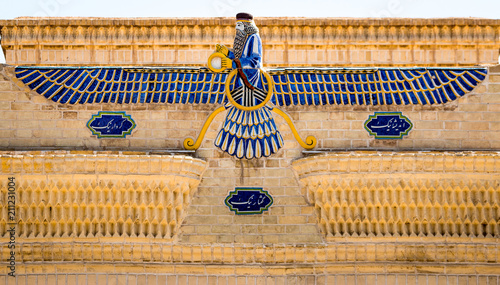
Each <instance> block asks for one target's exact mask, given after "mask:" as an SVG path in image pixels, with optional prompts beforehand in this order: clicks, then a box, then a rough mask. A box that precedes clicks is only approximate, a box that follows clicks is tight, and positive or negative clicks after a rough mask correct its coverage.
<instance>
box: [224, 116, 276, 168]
mask: <svg viewBox="0 0 500 285" xmlns="http://www.w3.org/2000/svg"><path fill="white" fill-rule="evenodd" d="M230 109H231V110H229V112H228V114H227V116H226V121H225V122H224V125H223V127H222V129H221V130H220V131H219V134H218V135H217V138H216V139H215V146H217V147H218V148H220V149H221V150H222V151H225V152H227V153H229V154H230V155H232V156H236V157H237V158H239V159H241V158H246V159H252V158H260V157H263V156H264V157H267V156H270V155H271V154H273V153H276V152H277V151H278V150H279V149H280V148H282V147H283V138H282V137H281V134H280V133H279V131H278V129H277V127H276V124H275V123H274V119H273V117H272V116H271V113H270V111H269V109H268V108H267V107H263V108H260V109H258V110H255V111H242V110H239V109H236V108H235V107H230ZM235 118H238V119H235Z"/></svg>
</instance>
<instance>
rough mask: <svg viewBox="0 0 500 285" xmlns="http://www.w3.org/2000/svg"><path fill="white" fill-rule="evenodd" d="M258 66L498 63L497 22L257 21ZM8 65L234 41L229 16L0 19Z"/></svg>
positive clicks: (134, 57)
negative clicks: (260, 48)
mask: <svg viewBox="0 0 500 285" xmlns="http://www.w3.org/2000/svg"><path fill="white" fill-rule="evenodd" d="M255 22H256V24H257V25H258V26H259V28H260V34H261V37H262V40H263V50H264V65H265V66H269V67H273V66H414V65H420V66H471V65H476V64H495V63H498V56H499V49H500V40H499V36H500V21H499V20H489V19H472V18H456V19H455V18H451V19H404V18H397V19H349V18H345V19H343V18H325V19H322V18H318V19H305V18H256V19H255ZM0 33H1V35H2V42H1V44H2V47H3V49H4V52H5V57H6V62H7V63H8V64H12V65H127V66H128V65H154V66H168V65H171V66H172V65H173V66H179V65H194V66H199V65H205V64H206V60H207V58H208V56H209V55H210V54H211V53H212V52H214V48H215V44H216V43H222V44H225V45H229V46H230V45H232V43H233V40H234V34H235V33H234V19H233V18H216V19H198V18H196V19H194V18H193V19H190V18H186V19H164V18H158V19H156V18H151V19H109V18H71V19H69V18H42V19H38V18H18V19H14V20H0Z"/></svg>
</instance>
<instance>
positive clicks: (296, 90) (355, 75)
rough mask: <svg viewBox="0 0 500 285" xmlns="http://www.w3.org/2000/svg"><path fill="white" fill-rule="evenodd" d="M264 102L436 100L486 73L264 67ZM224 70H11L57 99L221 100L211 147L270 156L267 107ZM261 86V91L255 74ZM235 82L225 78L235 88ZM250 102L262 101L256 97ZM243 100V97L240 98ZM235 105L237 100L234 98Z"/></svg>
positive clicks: (273, 135)
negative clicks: (249, 106) (222, 112)
mask: <svg viewBox="0 0 500 285" xmlns="http://www.w3.org/2000/svg"><path fill="white" fill-rule="evenodd" d="M267 72H268V73H269V74H270V75H271V79H272V81H273V83H274V89H273V95H272V98H271V103H272V104H274V105H277V106H289V105H355V104H359V105H402V104H405V105H407V104H420V105H426V104H443V103H446V102H450V101H453V100H455V99H457V98H460V97H461V96H463V95H465V94H466V93H468V92H470V91H472V90H473V89H474V88H475V87H476V86H477V85H478V84H479V83H480V82H481V81H483V80H484V78H485V77H486V75H487V69H486V68H482V67H477V68H285V69H280V68H276V69H270V70H268V71H267ZM227 76H228V71H226V72H223V73H212V72H210V71H209V70H208V69H206V68H139V69H137V68H125V67H38V66H37V67H17V68H16V77H17V78H18V79H20V80H21V81H22V82H24V83H25V84H26V85H27V86H29V87H30V88H31V89H32V90H34V91H36V92H37V93H39V94H40V95H43V96H44V97H46V98H47V99H50V100H52V101H54V102H57V103H62V104H65V103H66V104H94V103H117V104H131V103H167V104H225V106H226V108H227V109H228V112H227V115H226V119H225V122H224V124H223V127H222V129H221V130H220V132H219V134H218V136H217V138H216V141H215V145H216V146H217V147H219V148H220V149H221V150H223V151H225V152H227V153H229V154H230V155H233V156H236V157H238V158H249V159H250V158H258V157H261V156H269V155H271V154H273V153H275V152H277V151H278V150H279V149H280V148H281V147H282V146H283V138H282V137H281V135H280V133H279V131H278V129H277V127H276V124H275V123H274V120H273V117H272V115H271V112H270V111H271V110H272V106H264V107H262V108H259V109H257V110H254V111H243V110H240V109H237V108H236V107H235V106H232V105H231V104H230V103H228V100H227V98H226V95H225V82H226V79H227ZM259 82H260V83H259V86H256V87H257V88H260V89H262V90H264V91H266V92H267V86H269V84H268V82H267V81H266V79H265V78H263V77H262V80H261V81H259ZM237 85H238V84H235V83H231V84H230V90H233V91H234V92H236V93H237V91H235V90H236V89H237V88H238V86H237ZM256 96H257V97H256V98H255V100H256V101H255V102H254V104H259V102H261V101H262V100H263V99H264V98H263V97H262V94H261V95H260V97H259V96H258V94H257V95H256ZM241 100H242V99H241ZM240 104H242V103H240Z"/></svg>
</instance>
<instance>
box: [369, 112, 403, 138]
mask: <svg viewBox="0 0 500 285" xmlns="http://www.w3.org/2000/svg"><path fill="white" fill-rule="evenodd" d="M412 128H413V124H412V123H411V121H410V119H408V118H407V117H406V116H403V115H402V114H401V112H375V114H374V115H370V116H369V117H368V120H366V122H365V129H366V130H367V131H368V132H369V133H370V135H372V136H375V138H376V139H402V138H403V136H404V135H408V132H409V131H410V130H411V129H412Z"/></svg>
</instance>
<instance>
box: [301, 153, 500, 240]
mask: <svg viewBox="0 0 500 285" xmlns="http://www.w3.org/2000/svg"><path fill="white" fill-rule="evenodd" d="M292 166H293V169H294V170H295V172H296V174H297V176H298V178H299V180H300V183H301V187H302V191H303V193H304V195H305V197H306V199H307V201H309V203H311V204H313V205H314V206H315V209H316V214H317V218H318V224H319V226H320V228H321V230H322V231H323V233H324V235H325V237H326V238H327V240H330V241H333V240H337V239H345V238H358V237H382V238H383V237H386V238H403V237H425V238H433V237H437V238H443V239H449V238H459V239H460V238H467V239H470V238H499V237H500V222H499V221H500V211H499V209H500V195H499V193H500V175H499V174H500V154H499V153H498V152H481V153H479V152H478V153H475V152H463V153H441V152H407V153H378V152H349V153H330V154H327V155H323V156H313V157H307V158H303V159H299V160H296V161H294V162H293V164H292Z"/></svg>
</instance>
